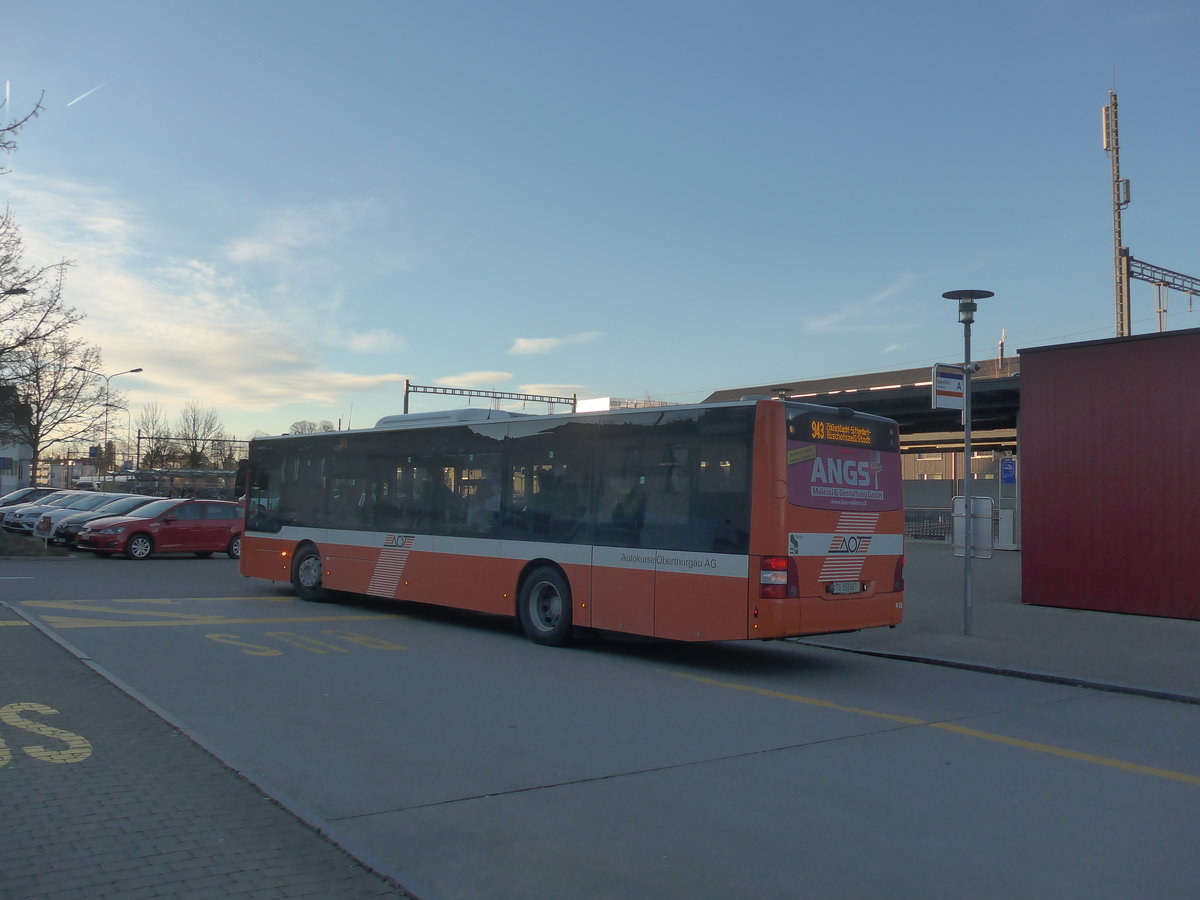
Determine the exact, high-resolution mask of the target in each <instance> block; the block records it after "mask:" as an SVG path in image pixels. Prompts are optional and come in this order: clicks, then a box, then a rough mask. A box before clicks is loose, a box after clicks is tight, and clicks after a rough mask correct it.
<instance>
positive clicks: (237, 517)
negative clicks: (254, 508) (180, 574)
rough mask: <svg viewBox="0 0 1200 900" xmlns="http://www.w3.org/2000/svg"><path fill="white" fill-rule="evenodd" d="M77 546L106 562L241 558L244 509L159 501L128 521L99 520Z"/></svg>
mask: <svg viewBox="0 0 1200 900" xmlns="http://www.w3.org/2000/svg"><path fill="white" fill-rule="evenodd" d="M75 546H77V547H78V548H79V549H80V550H92V551H94V552H96V553H98V554H100V555H101V556H111V555H112V554H114V553H124V554H125V556H126V557H128V558H129V559H146V558H147V557H148V556H150V555H151V554H154V553H195V554H196V555H197V556H212V555H213V554H214V553H227V554H229V556H230V557H232V558H233V559H237V558H238V557H239V556H241V555H242V508H241V507H240V506H238V504H236V503H230V502H229V501H227V500H155V501H153V502H151V503H147V504H146V505H145V506H141V507H138V508H137V509H135V510H133V511H131V512H130V513H129V514H128V515H124V516H110V517H106V518H103V519H94V520H93V521H91V522H88V523H87V524H86V525H84V526H83V528H81V529H80V530H79V536H78V537H77V538H76V539H75Z"/></svg>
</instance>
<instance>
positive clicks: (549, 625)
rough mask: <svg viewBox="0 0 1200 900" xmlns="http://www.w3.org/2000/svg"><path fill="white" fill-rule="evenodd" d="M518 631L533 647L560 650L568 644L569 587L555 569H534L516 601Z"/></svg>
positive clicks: (543, 567)
mask: <svg viewBox="0 0 1200 900" xmlns="http://www.w3.org/2000/svg"><path fill="white" fill-rule="evenodd" d="M517 618H518V619H520V621H521V628H522V629H523V630H524V631H525V635H526V637H528V638H529V639H530V640H531V641H533V642H534V643H535V644H546V645H547V646H550V647H561V646H563V645H565V644H567V643H570V640H571V586H570V585H569V584H567V579H566V578H565V577H564V576H563V574H562V572H560V571H558V569H552V568H550V567H549V566H542V567H540V568H537V569H534V570H533V571H532V572H530V573H529V575H528V577H526V579H525V581H524V582H523V583H522V584H521V593H520V595H519V597H518V599H517Z"/></svg>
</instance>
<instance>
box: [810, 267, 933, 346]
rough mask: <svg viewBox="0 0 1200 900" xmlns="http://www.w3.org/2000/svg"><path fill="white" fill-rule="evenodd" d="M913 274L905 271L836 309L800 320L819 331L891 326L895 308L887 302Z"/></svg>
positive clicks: (902, 289) (912, 277) (911, 278)
mask: <svg viewBox="0 0 1200 900" xmlns="http://www.w3.org/2000/svg"><path fill="white" fill-rule="evenodd" d="M916 279H917V276H916V275H914V274H912V273H911V272H906V273H904V274H903V275H901V276H900V277H899V278H897V279H896V280H895V281H894V282H892V284H890V285H888V286H887V287H886V288H884V289H883V290H882V291H880V292H879V293H877V294H875V295H874V296H872V297H868V298H867V299H866V300H852V301H849V302H847V303H846V304H844V305H843V306H842V307H841V308H840V309H835V310H834V311H832V312H828V313H826V314H824V315H820V316H810V317H808V318H807V319H805V320H804V326H805V328H807V329H808V330H809V331H815V332H820V333H829V332H842V331H873V330H881V329H887V330H894V329H895V328H896V327H897V325H896V321H895V315H894V313H895V312H896V309H895V306H894V304H889V302H888V301H890V300H892V298H894V297H895V296H896V295H897V294H900V293H901V292H902V291H904V290H905V289H906V288H908V286H909V285H911V284H912V283H913V282H914V281H916Z"/></svg>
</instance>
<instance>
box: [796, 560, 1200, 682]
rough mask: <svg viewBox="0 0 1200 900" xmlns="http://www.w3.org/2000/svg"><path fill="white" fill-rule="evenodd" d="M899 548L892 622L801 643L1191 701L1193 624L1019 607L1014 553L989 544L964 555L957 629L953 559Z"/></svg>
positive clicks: (1199, 640)
mask: <svg viewBox="0 0 1200 900" xmlns="http://www.w3.org/2000/svg"><path fill="white" fill-rule="evenodd" d="M905 555H906V558H907V566H906V571H905V604H904V606H905V608H904V621H903V622H902V623H901V624H900V625H899V626H897V627H896V628H893V629H875V630H873V631H862V632H856V633H854V634H845V635H830V636H829V637H823V638H811V639H804V642H805V643H809V644H814V645H817V646H822V647H836V648H839V649H846V650H855V651H860V652H869V653H877V654H880V655H884V656H889V657H894V658H900V659H917V660H922V661H932V662H940V663H944V664H948V665H960V666H964V667H967V668H972V669H981V670H986V671H998V672H1006V673H1013V674H1022V675H1028V676H1031V677H1038V678H1046V679H1050V680H1061V681H1065V682H1069V683H1076V684H1089V685H1093V686H1095V687H1099V688H1104V689H1109V690H1121V691H1129V692H1133V693H1139V694H1147V695H1150V696H1159V697H1169V698H1171V699H1176V700H1184V701H1188V702H1192V703H1200V621H1192V620H1187V619H1163V618H1156V617H1152V616H1131V615H1125V614H1120V613H1103V612H1090V611H1086V610H1075V609H1058V608H1055V607H1045V606H1028V605H1026V604H1023V603H1021V554H1020V553H1019V552H1007V551H1002V550H997V551H996V552H995V556H994V557H993V558H992V559H976V560H972V570H973V571H972V577H973V589H972V592H971V597H972V604H971V606H972V616H971V633H970V635H964V633H963V630H964V618H965V617H964V602H963V560H962V559H961V558H960V557H956V556H954V555H953V551H952V549H951V547H950V545H949V544H946V543H925V542H917V541H909V542H907V543H906V546H905Z"/></svg>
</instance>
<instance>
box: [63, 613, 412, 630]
mask: <svg viewBox="0 0 1200 900" xmlns="http://www.w3.org/2000/svg"><path fill="white" fill-rule="evenodd" d="M404 618H407V617H406V616H398V615H388V614H386V613H380V614H378V615H370V616H363V615H350V616H278V617H271V618H265V619H234V618H229V617H225V616H199V617H196V618H188V619H168V620H163V619H154V620H149V621H134V622H129V621H117V620H115V619H87V618H83V617H81V616H42V619H43V621H45V623H46V624H47V625H49V626H50V627H51V628H153V627H155V626H162V625H168V626H179V625H276V624H293V623H300V624H302V623H304V622H358V621H364V620H367V621H374V620H377V619H404Z"/></svg>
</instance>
